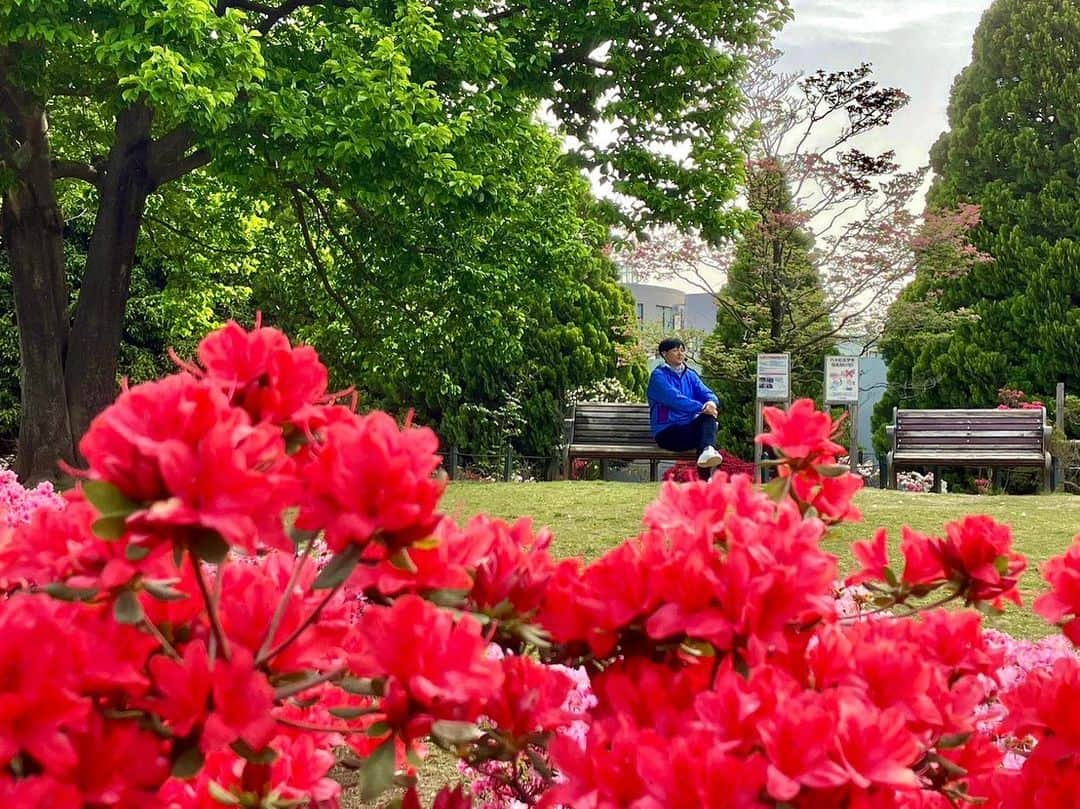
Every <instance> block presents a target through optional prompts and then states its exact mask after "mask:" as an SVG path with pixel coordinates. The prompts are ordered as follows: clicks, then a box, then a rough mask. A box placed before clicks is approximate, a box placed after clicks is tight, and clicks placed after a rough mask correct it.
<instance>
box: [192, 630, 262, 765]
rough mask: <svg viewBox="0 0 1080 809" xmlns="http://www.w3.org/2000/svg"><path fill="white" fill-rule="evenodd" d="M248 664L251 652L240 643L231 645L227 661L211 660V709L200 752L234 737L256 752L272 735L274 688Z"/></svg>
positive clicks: (260, 673) (211, 749)
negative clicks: (212, 666) (229, 657)
mask: <svg viewBox="0 0 1080 809" xmlns="http://www.w3.org/2000/svg"><path fill="white" fill-rule="evenodd" d="M252 663H253V661H252V656H251V652H249V651H248V650H247V649H245V648H243V647H242V646H234V647H233V648H232V658H231V659H230V660H228V661H224V660H220V659H219V660H217V661H216V662H215V663H214V668H213V675H212V676H213V681H214V687H213V692H212V696H213V710H212V711H211V712H210V714H209V716H208V717H207V719H206V725H205V727H204V728H203V733H202V737H201V738H200V740H199V746H200V747H201V748H202V750H203V751H204V752H206V753H209V752H212V751H214V750H220V749H221V748H223V747H225V746H226V745H229V744H231V743H232V742H234V741H236V740H237V739H242V740H243V741H244V742H245V743H246V744H247V745H248V746H249V747H250V748H251V749H252V750H255V751H259V750H263V749H264V748H265V747H266V746H267V744H268V743H269V742H270V739H272V738H273V737H274V734H275V732H276V730H277V724H276V722H275V721H274V718H273V716H272V715H271V710H272V709H273V707H274V689H273V688H272V687H271V686H270V683H269V682H268V681H267V679H266V675H265V674H263V673H262V672H259V671H256V670H255V669H254V667H253V665H252Z"/></svg>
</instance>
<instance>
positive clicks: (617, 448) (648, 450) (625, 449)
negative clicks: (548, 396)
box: [570, 444, 698, 460]
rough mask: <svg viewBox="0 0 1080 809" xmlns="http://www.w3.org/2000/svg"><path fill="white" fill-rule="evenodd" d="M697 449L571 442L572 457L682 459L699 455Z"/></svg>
mask: <svg viewBox="0 0 1080 809" xmlns="http://www.w3.org/2000/svg"><path fill="white" fill-rule="evenodd" d="M697 454H698V453H697V450H689V451H687V452H671V451H669V450H666V449H660V447H658V446H656V445H655V444H653V445H652V446H651V447H646V446H642V445H640V444H632V445H628V444H571V445H570V457H571V458H622V459H624V460H651V459H654V458H656V459H660V460H666V459H682V458H695V457H697Z"/></svg>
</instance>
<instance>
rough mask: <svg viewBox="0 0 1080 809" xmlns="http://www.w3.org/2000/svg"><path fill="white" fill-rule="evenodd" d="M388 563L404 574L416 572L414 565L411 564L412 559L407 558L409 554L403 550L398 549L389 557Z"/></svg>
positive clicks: (413, 563)
mask: <svg viewBox="0 0 1080 809" xmlns="http://www.w3.org/2000/svg"><path fill="white" fill-rule="evenodd" d="M389 562H390V564H391V565H393V566H394V567H396V568H397V569H398V570H404V571H405V572H406V573H415V572H416V571H417V567H416V563H415V562H413V560H412V557H411V556H409V552H408V550H406V549H405V548H399V549H398V550H397V552H395V553H394V555H393V556H391V557H390V559H389Z"/></svg>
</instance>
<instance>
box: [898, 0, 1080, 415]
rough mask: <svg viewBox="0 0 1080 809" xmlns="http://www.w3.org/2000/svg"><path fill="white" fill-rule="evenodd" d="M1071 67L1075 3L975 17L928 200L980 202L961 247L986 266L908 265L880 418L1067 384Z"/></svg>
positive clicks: (1075, 323)
mask: <svg viewBox="0 0 1080 809" xmlns="http://www.w3.org/2000/svg"><path fill="white" fill-rule="evenodd" d="M1078 71H1080V8H1078V7H1077V6H1076V4H1073V3H1066V4H1064V5H1062V4H1061V3H1057V2H1053V0H1031V2H1029V1H1028V0H997V2H995V3H994V4H993V5H992V6H991V7H990V9H989V10H988V11H987V12H986V14H985V15H984V17H983V20H982V23H981V24H980V25H979V28H978V30H977V31H976V33H975V44H974V51H973V59H972V63H971V65H969V66H968V67H967V68H965V69H964V71H963V72H962V73H961V74H960V76H959V77H958V78H957V80H956V83H955V85H954V87H953V92H952V99H951V102H950V106H949V123H950V131H948V132H946V133H945V134H944V135H942V137H941V139H940V140H939V141H938V143H937V144H936V145H935V146H934V149H933V151H932V154H931V159H932V163H933V167H934V169H935V171H936V172H937V174H938V177H937V180H936V183H935V185H934V187H933V189H932V190H931V194H930V199H929V201H930V205H931V207H933V208H937V209H941V208H948V207H952V206H955V205H957V204H960V203H965V202H967V203H975V204H977V205H979V206H981V212H982V224H981V225H980V226H979V227H978V228H977V229H976V230H975V231H974V232H973V234H972V242H973V243H974V245H975V246H976V247H977V248H978V249H979V250H981V251H983V252H984V253H989V254H991V255H992V256H993V257H994V261H992V262H981V263H977V264H975V265H974V266H972V267H971V269H970V271H968V272H964V273H959V274H955V275H950V274H948V273H944V274H942V273H941V272H940V270H941V266H940V264H939V265H934V264H933V263H931V264H930V265H929V266H921V267H920V269H919V273H918V277H917V279H916V281H915V282H914V284H913V285H912V286H911V287H910V288H909V289H908V290H906V291H905V294H904V295H903V296H901V301H900V303H899V304H898V307H894V310H893V313H892V315H891V323H890V327H889V328H888V329H887V331H886V340H885V342H884V344H883V347H884V353H885V356H886V359H887V360H888V362H889V378H890V391H889V395H888V396H887V397H886V399H885V400H884V401H883V402H882V405H881V407H880V408H879V411H878V413H877V420H878V421H879V422H881V421H882V420H883V419H884V418H885V417H886V416H887V414H891V409H892V407H893V406H894V405H895V404H902V405H903V406H906V407H950V406H951V407H958V406H965V407H970V406H991V405H993V403H994V401H995V396H996V392H997V390H998V389H999V388H1001V387H1004V386H1008V387H1013V388H1020V389H1022V390H1024V391H1027V392H1028V393H1029V394H1031V395H1034V396H1038V397H1040V398H1042V399H1043V400H1044V401H1045V400H1047V399H1050V398H1052V396H1053V391H1054V389H1055V386H1056V384H1057V383H1058V382H1064V383H1065V384H1066V387H1067V389H1068V390H1075V389H1076V387H1077V385H1078V384H1080V372H1078V368H1080V306H1078V304H1080V242H1078V241H1077V238H1076V237H1077V232H1076V223H1077V221H1078V217H1080V195H1078V192H1077V172H1076V166H1077V159H1078V149H1080V117H1078V116H1077V113H1076V110H1077V108H1078V102H1080V93H1078V89H1077V83H1076V75H1077V73H1078ZM930 292H932V294H930V295H928V293H930ZM912 306H914V307H915V309H916V312H917V314H918V318H917V320H918V321H919V326H920V327H919V328H918V329H917V330H915V331H912V330H911V328H910V327H911V325H912V319H911V317H910V314H911V307H912Z"/></svg>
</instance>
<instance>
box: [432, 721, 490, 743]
mask: <svg viewBox="0 0 1080 809" xmlns="http://www.w3.org/2000/svg"><path fill="white" fill-rule="evenodd" d="M431 734H432V735H433V736H437V737H438V738H439V739H441V740H442V741H444V742H446V743H448V744H466V743H468V742H475V741H476V740H477V739H482V738H483V737H484V731H483V730H481V729H480V728H479V727H478V726H477V725H475V724H474V723H472V722H455V721H453V720H450V719H438V720H436V721H435V722H434V723H432V725H431Z"/></svg>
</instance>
